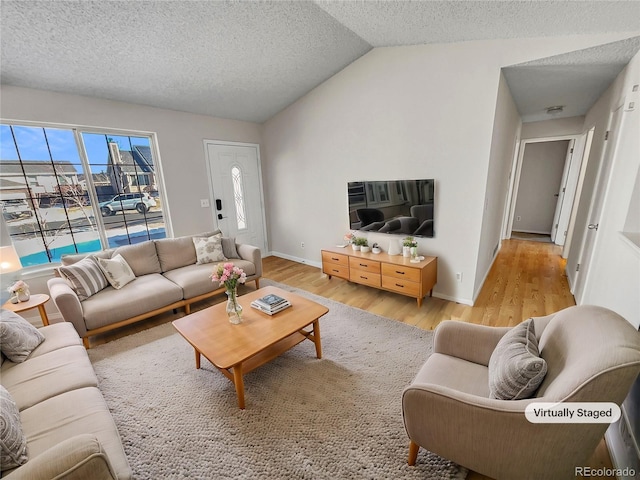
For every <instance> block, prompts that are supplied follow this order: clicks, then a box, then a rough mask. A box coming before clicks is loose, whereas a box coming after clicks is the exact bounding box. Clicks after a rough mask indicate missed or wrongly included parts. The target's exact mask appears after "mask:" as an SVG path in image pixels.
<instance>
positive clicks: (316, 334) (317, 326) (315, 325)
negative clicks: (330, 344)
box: [313, 319, 322, 358]
mask: <svg viewBox="0 0 640 480" xmlns="http://www.w3.org/2000/svg"><path fill="white" fill-rule="evenodd" d="M313 343H315V345H316V357H318V358H322V344H321V343H320V319H318V320H316V321H314V322H313Z"/></svg>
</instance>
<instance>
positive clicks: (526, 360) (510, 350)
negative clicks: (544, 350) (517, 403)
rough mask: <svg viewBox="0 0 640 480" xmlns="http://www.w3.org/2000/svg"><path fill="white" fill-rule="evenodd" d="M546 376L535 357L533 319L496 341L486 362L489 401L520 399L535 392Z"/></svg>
mask: <svg viewBox="0 0 640 480" xmlns="http://www.w3.org/2000/svg"><path fill="white" fill-rule="evenodd" d="M546 374H547V362H545V361H544V359H543V358H541V357H540V356H539V352H538V340H537V338H536V333H535V325H534V323H533V319H532V318H530V319H529V320H527V321H525V322H522V323H521V324H520V325H517V326H515V327H513V328H512V329H511V330H509V332H507V333H506V334H505V335H504V337H502V338H501V339H500V341H499V342H498V345H496V348H495V350H494V351H493V353H492V354H491V358H490V359H489V392H490V397H491V398H498V399H500V400H521V399H523V398H529V397H530V396H531V395H533V394H534V393H535V391H536V390H537V389H538V387H539V386H540V384H541V383H542V380H544V376H545V375H546Z"/></svg>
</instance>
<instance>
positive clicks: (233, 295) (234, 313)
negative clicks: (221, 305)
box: [227, 288, 242, 325]
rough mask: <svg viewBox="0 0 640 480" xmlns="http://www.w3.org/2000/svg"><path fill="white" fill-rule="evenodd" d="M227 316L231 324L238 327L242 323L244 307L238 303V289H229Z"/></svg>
mask: <svg viewBox="0 0 640 480" xmlns="http://www.w3.org/2000/svg"><path fill="white" fill-rule="evenodd" d="M227 297H228V298H227V316H228V317H229V322H230V323H232V324H234V325H238V324H239V323H242V305H240V304H239V303H238V290H237V288H230V289H227Z"/></svg>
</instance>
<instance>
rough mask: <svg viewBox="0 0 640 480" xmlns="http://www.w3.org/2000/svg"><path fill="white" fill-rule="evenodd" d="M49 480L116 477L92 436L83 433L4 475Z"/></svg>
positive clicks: (13, 478)
mask: <svg viewBox="0 0 640 480" xmlns="http://www.w3.org/2000/svg"><path fill="white" fill-rule="evenodd" d="M27 478H28V479H29V480H50V479H52V478H56V479H64V480H86V479H87V478H91V479H92V480H116V479H117V476H116V474H115V473H114V472H113V469H112V468H111V464H110V463H109V459H108V458H107V455H106V453H105V452H104V450H103V449H102V445H100V442H99V441H98V439H97V438H96V436H95V435H91V434H88V433H87V434H82V435H76V436H75V437H71V438H68V439H67V440H65V441H63V442H61V443H59V444H57V445H55V446H53V447H51V448H50V449H48V450H46V451H44V452H43V453H41V454H40V455H38V456H36V457H34V458H31V459H29V461H28V462H27V463H25V464H24V465H22V466H20V467H18V468H16V469H15V470H13V471H12V472H11V473H10V474H9V475H7V476H6V477H3V479H8V480H18V479H27Z"/></svg>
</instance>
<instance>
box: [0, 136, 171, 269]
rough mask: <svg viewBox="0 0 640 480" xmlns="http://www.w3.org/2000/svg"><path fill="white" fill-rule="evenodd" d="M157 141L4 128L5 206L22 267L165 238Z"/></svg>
mask: <svg viewBox="0 0 640 480" xmlns="http://www.w3.org/2000/svg"><path fill="white" fill-rule="evenodd" d="M152 142H153V139H152V137H150V136H142V135H137V134H133V133H132V134H130V135H129V134H124V135H123V134H118V135H111V134H108V133H97V132H95V131H91V132H89V131H83V130H80V129H75V128H57V127H55V126H51V127H49V126H45V127H34V126H24V125H8V124H1V125H0V207H1V208H2V216H3V217H4V223H5V225H6V227H7V228H8V230H9V235H10V236H11V240H12V242H13V245H14V246H15V248H16V251H17V252H18V255H19V256H20V260H21V262H22V265H23V266H24V267H27V266H33V265H41V264H46V263H51V262H57V261H59V260H60V256H61V255H62V254H65V253H85V252H92V251H97V250H101V249H105V248H112V247H117V246H120V245H127V244H133V243H138V242H142V241H144V240H150V239H155V238H163V237H165V236H166V232H165V220H164V216H163V210H162V203H161V200H160V198H161V196H160V194H159V192H160V191H161V185H160V178H159V175H158V173H157V163H156V161H155V159H154V155H153V152H154V148H153V144H152Z"/></svg>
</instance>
